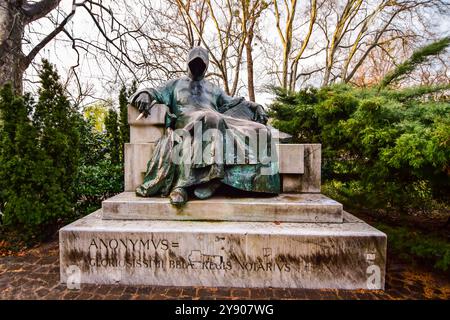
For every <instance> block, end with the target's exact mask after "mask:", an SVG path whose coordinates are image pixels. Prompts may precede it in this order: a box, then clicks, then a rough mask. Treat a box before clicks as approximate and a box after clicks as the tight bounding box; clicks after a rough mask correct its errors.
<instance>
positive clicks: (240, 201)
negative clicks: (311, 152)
mask: <svg viewBox="0 0 450 320" xmlns="http://www.w3.org/2000/svg"><path fill="white" fill-rule="evenodd" d="M102 209H103V218H104V219H129V220H135V219H136V220H214V221H252V222H257V221H270V222H273V221H280V222H334V223H341V222H342V221H343V220H342V219H343V218H342V204H340V203H339V202H337V201H335V200H333V199H330V198H328V197H326V196H324V195H322V194H280V195H278V196H275V197H259V198H237V197H218V196H217V197H213V198H210V199H207V200H190V201H188V202H187V204H186V205H185V206H183V207H181V208H178V207H174V206H173V205H171V204H170V202H169V199H168V198H162V197H151V198H143V197H138V196H136V194H135V193H134V192H122V193H121V194H118V195H116V196H114V197H112V198H109V199H107V200H105V201H103V203H102Z"/></svg>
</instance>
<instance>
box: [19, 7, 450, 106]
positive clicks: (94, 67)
mask: <svg viewBox="0 0 450 320" xmlns="http://www.w3.org/2000/svg"><path fill="white" fill-rule="evenodd" d="M71 3H72V0H62V2H61V6H62V8H63V9H64V10H65V12H69V11H70V8H71ZM151 3H152V5H154V4H155V1H152V2H151ZM59 19H60V20H61V19H62V17H59ZM435 23H436V27H437V28H438V30H439V32H440V33H442V35H448V34H449V30H450V19H442V20H441V21H435ZM261 28H262V29H263V30H264V31H265V32H264V35H265V36H266V37H267V39H268V40H269V41H273V42H274V43H275V41H277V40H276V38H277V31H276V29H275V24H274V19H273V17H271V15H270V14H268V15H266V18H265V19H264V21H263V22H262V26H261ZM51 29H52V25H51V23H50V22H49V21H42V19H41V20H39V22H37V23H33V24H32V25H31V29H30V30H32V31H33V32H35V33H36V34H33V35H32V37H31V40H32V43H37V42H38V39H39V38H42V37H43V36H44V35H45V34H46V33H48V32H49V30H51ZM68 29H70V30H71V29H73V30H74V32H75V33H76V34H77V36H79V37H82V38H84V39H86V40H90V39H95V38H96V37H98V32H97V31H96V30H95V26H94V24H93V22H92V20H91V19H90V17H89V16H88V14H87V13H86V12H85V11H84V10H78V11H77V13H76V14H75V15H74V17H73V19H72V21H71V22H70V23H69V27H68ZM29 48H30V47H29V46H28V47H27V46H25V50H29ZM244 56H245V55H244ZM254 56H255V67H256V72H255V80H256V85H257V95H256V100H257V102H259V103H262V104H267V103H269V102H270V100H271V98H272V95H271V94H269V93H266V92H264V90H262V89H261V88H262V87H263V85H266V84H267V81H268V80H267V78H265V77H264V76H263V72H262V71H261V70H258V68H260V67H261V66H262V65H263V64H262V63H259V62H260V61H259V59H263V58H262V54H261V52H260V51H258V48H257V47H255V50H254ZM42 58H46V59H48V60H50V62H52V63H53V64H55V65H56V66H57V68H58V72H59V73H60V75H61V78H62V79H63V80H66V79H67V78H68V77H69V70H70V67H71V66H73V65H75V64H76V59H77V55H76V53H75V51H74V50H73V49H72V48H71V42H69V41H68V39H67V38H66V37H65V36H64V35H63V34H62V33H61V34H60V35H59V36H58V37H57V39H56V41H52V42H51V43H50V44H48V45H47V46H46V47H45V48H44V49H43V50H42V51H41V52H40V53H39V55H38V56H37V58H36V59H35V62H37V63H38V62H39V61H40V60H41V59H42ZM80 58H81V60H80V66H79V67H78V69H77V71H78V74H79V75H80V80H81V82H82V83H83V85H84V86H92V88H93V90H92V93H93V96H94V97H93V98H91V99H88V100H86V101H85V103H90V102H93V101H95V98H101V99H111V100H113V101H116V100H117V95H118V90H119V89H120V86H121V84H120V83H115V84H114V83H112V84H111V83H109V81H107V80H109V79H111V78H112V75H113V74H114V70H113V68H111V66H110V65H109V64H108V63H107V61H106V60H105V59H102V58H101V57H99V61H100V63H98V62H97V61H96V60H95V59H93V58H92V57H91V58H89V57H86V56H85V55H81V56H80ZM318 59H323V57H320V56H318ZM309 63H314V61H312V60H311V61H309ZM243 72H244V73H243V74H242V81H244V80H245V71H243ZM26 78H27V79H28V80H30V81H31V82H30V81H26V82H25V90H27V91H35V90H36V83H35V81H36V80H37V78H36V70H35V68H34V67H30V68H29V69H28V70H27V72H26ZM72 80H73V78H72ZM130 80H131V79H130ZM166 80H167V79H161V83H162V82H165V81H166ZM143 85H144V84H143ZM75 88H76V87H75V86H74V85H73V81H72V85H71V86H69V89H70V90H74V91H75ZM242 93H243V95H245V94H246V91H245V90H242Z"/></svg>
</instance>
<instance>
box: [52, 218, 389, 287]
mask: <svg viewBox="0 0 450 320" xmlns="http://www.w3.org/2000/svg"><path fill="white" fill-rule="evenodd" d="M60 251H61V281H62V282H66V281H67V280H68V277H70V276H72V275H73V272H74V270H78V271H79V275H80V278H79V279H80V280H81V282H82V283H106V284H130V285H164V286H210V287H245V288H249V287H252V288H253V287H261V288H263V287H279V288H314V289H317V288H339V289H383V288H384V278H385V262H386V236H385V234H383V233H382V232H380V231H377V230H376V229H374V228H372V227H370V226H369V225H367V224H366V223H364V222H363V221H361V220H359V219H357V218H355V217H353V216H351V215H350V214H348V213H344V222H342V223H283V222H281V223H280V222H229V221H227V222H207V221H204V222H200V221H157V220H145V221H142V220H105V219H102V212H101V210H99V211H97V212H95V213H93V214H91V215H89V216H87V217H85V218H83V219H80V220H78V221H76V222H74V223H72V224H70V225H68V226H66V227H64V228H62V229H61V230H60ZM69 280H70V279H69Z"/></svg>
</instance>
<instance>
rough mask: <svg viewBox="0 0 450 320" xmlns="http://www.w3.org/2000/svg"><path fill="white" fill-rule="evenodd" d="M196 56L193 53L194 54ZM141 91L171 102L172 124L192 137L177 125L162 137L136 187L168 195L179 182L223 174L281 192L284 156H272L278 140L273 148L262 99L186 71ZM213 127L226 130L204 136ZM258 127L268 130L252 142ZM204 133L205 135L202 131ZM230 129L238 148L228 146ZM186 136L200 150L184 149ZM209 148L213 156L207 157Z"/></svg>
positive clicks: (241, 185) (230, 181) (226, 179)
mask: <svg viewBox="0 0 450 320" xmlns="http://www.w3.org/2000/svg"><path fill="white" fill-rule="evenodd" d="M192 58H193V57H190V60H192ZM194 58H195V56H194ZM141 92H146V93H148V94H149V95H150V96H151V97H152V98H153V99H154V100H156V102H157V103H160V104H165V105H166V106H167V107H168V112H167V114H166V127H171V128H172V129H174V130H176V131H175V133H178V132H179V130H177V129H184V130H185V131H184V132H185V133H189V135H190V137H191V140H190V142H189V140H188V139H183V140H180V139H179V136H177V135H175V134H174V133H173V131H172V132H171V133H168V131H166V133H165V134H164V135H163V137H162V138H160V139H159V140H158V142H157V143H156V146H155V150H154V152H153V155H152V157H151V159H150V161H149V162H148V165H147V173H146V175H145V178H144V183H143V184H142V185H141V186H139V187H138V188H137V190H136V193H137V194H138V195H140V196H144V197H148V196H152V195H155V194H158V193H160V194H163V195H167V194H168V193H169V192H170V191H171V190H172V189H173V188H176V187H182V188H186V187H190V186H195V185H199V184H202V183H205V182H208V181H210V180H212V179H220V180H221V181H222V182H223V183H224V184H227V185H230V186H232V187H235V188H238V189H241V190H246V191H254V192H266V193H279V191H280V178H279V174H278V167H277V166H278V162H277V161H272V160H271V159H277V157H276V154H275V152H276V150H275V148H273V146H272V148H271V143H270V141H271V132H270V130H269V129H268V127H266V126H265V125H264V124H262V123H260V122H263V123H264V122H266V119H265V118H264V117H262V116H261V113H260V112H258V108H260V106H259V105H257V104H255V103H253V102H249V101H245V100H244V99H243V98H232V97H230V96H228V95H226V94H225V93H224V92H223V91H222V90H221V89H220V88H218V87H217V86H215V85H213V84H212V83H210V82H208V81H206V80H205V79H203V78H202V79H200V80H193V79H192V77H182V78H179V79H176V80H172V81H169V82H168V83H166V84H165V85H164V86H162V87H160V88H157V89H144V90H141V91H139V92H137V93H136V94H135V95H134V97H136V96H137V95H139V94H140V93H141ZM132 99H133V97H132V98H131V100H132ZM199 124H201V126H200V125H199ZM209 129H218V130H219V131H220V133H221V134H219V135H217V134H216V135H212V136H210V139H206V140H208V141H202V140H200V139H201V137H202V134H204V133H205V132H207V130H209ZM227 129H231V130H227ZM196 130H197V131H196ZM200 130H201V132H200ZM195 131H196V132H195ZM210 132H211V130H210ZM213 132H214V131H213ZM258 132H261V133H262V134H263V135H262V137H261V138H259V141H258V145H257V147H256V148H255V146H256V145H255V144H252V145H250V141H253V142H254V141H257V140H252V139H248V138H247V139H246V138H245V137H246V136H247V137H249V136H253V137H254V138H256V139H258V136H256V137H255V133H258ZM199 133H200V134H201V135H198V134H199ZM264 133H265V134H266V136H267V138H266V142H267V143H266V145H267V149H265V148H261V150H260V152H259V154H258V151H257V150H258V147H259V145H260V142H261V141H263V140H264V139H263V138H264V137H265V136H264ZM227 134H228V135H229V137H228V138H229V140H228V141H232V140H233V139H234V141H235V143H234V148H235V149H234V150H235V151H234V152H230V150H231V149H230V148H229V147H228V148H227V147H226V145H227V144H226V143H227V139H226V136H227ZM195 137H196V138H195ZM198 137H200V139H198ZM230 138H231V139H230ZM218 139H219V140H221V141H219V142H222V145H221V146H222V147H223V148H219V147H216V146H217V143H218V141H217V140H218ZM204 140H205V139H204ZM181 141H184V143H188V144H190V146H191V148H192V149H191V150H192V151H194V150H199V151H200V153H198V152H197V153H196V152H192V153H191V154H189V153H187V152H184V153H180V150H182V148H180V146H181V145H180V143H181ZM177 146H178V148H177ZM219 146H220V144H219ZM229 146H230V145H229ZM261 151H263V152H261ZM220 152H222V159H223V161H216V159H221V158H220V157H218V158H215V156H217V153H220ZM271 152H274V154H271ZM174 153H177V155H180V154H181V155H182V157H181V159H180V160H178V161H177V163H174V161H173V156H174ZM199 154H200V157H199ZM203 154H206V155H208V154H209V155H211V154H212V156H210V157H206V158H205V157H203ZM271 155H272V157H271V158H270V156H271ZM194 157H195V159H194ZM239 159H240V160H244V161H243V162H244V163H242V161H238V160H239ZM261 159H264V160H261ZM189 160H190V161H189ZM236 162H238V163H237V164H236Z"/></svg>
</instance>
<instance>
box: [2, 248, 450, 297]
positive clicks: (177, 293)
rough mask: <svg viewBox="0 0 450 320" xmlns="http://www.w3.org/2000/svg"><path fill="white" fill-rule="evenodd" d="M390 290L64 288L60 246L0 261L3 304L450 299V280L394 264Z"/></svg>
mask: <svg viewBox="0 0 450 320" xmlns="http://www.w3.org/2000/svg"><path fill="white" fill-rule="evenodd" d="M389 260H390V262H389V264H388V270H387V281H386V291H365V290H358V291H348V290H305V289H238V288H205V287H195V288H193V287H189V288H182V287H156V286H154V287H151V286H122V285H82V286H81V289H80V290H69V289H67V288H66V286H65V285H62V284H60V283H59V251H58V242H57V241H53V242H50V243H47V244H43V245H41V246H39V247H38V248H35V249H31V250H29V251H28V252H27V253H26V254H25V255H22V256H6V257H0V299H189V300H190V299H232V300H236V299H449V298H450V280H449V279H448V278H446V277H445V276H444V275H438V274H434V273H430V272H429V271H426V270H421V269H418V268H417V267H416V268H414V267H412V266H410V265H407V264H402V263H400V262H397V261H395V259H393V258H392V257H391V259H389Z"/></svg>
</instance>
